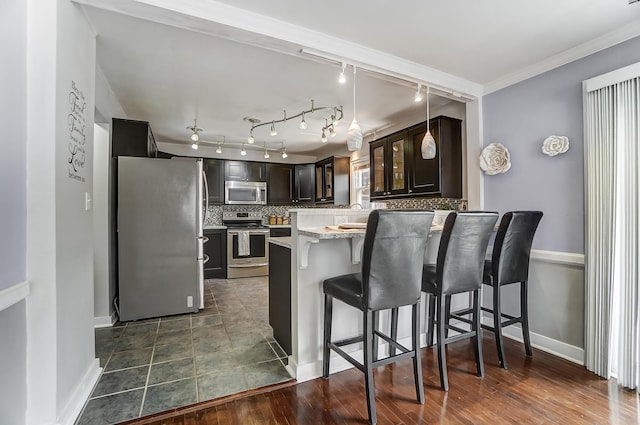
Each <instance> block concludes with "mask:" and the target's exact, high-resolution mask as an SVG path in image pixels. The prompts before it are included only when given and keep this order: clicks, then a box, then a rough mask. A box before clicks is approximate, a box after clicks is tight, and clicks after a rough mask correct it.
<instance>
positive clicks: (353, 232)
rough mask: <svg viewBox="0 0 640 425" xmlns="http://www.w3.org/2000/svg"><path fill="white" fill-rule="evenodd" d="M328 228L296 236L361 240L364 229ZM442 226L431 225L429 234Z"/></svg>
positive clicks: (305, 231) (311, 228)
mask: <svg viewBox="0 0 640 425" xmlns="http://www.w3.org/2000/svg"><path fill="white" fill-rule="evenodd" d="M331 227H332V228H328V227H309V228H304V229H298V235H303V236H309V237H312V238H316V239H351V238H363V237H364V235H365V233H366V229H341V230H335V229H333V227H334V226H331ZM442 228H443V226H441V225H437V224H433V225H431V229H430V230H431V232H441V231H442Z"/></svg>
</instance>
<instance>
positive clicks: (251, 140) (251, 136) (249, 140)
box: [247, 132, 256, 145]
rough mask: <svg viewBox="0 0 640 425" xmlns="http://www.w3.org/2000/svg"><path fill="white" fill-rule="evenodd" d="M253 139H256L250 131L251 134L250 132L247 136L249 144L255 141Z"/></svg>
mask: <svg viewBox="0 0 640 425" xmlns="http://www.w3.org/2000/svg"><path fill="white" fill-rule="evenodd" d="M255 141H256V139H254V138H253V132H251V134H250V135H249V137H248V138H247V142H248V143H249V144H250V145H253V142H255Z"/></svg>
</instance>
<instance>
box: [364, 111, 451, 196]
mask: <svg viewBox="0 0 640 425" xmlns="http://www.w3.org/2000/svg"><path fill="white" fill-rule="evenodd" d="M429 127H430V130H431V134H432V135H433V138H434V139H435V141H436V157H435V158H433V159H423V158H422V153H421V149H420V148H421V145H422V138H423V137H424V134H425V131H426V123H419V124H416V125H414V126H411V127H409V128H406V129H404V130H401V131H399V132H396V133H394V134H392V135H390V136H387V137H385V138H383V139H379V140H375V141H373V142H371V143H370V145H369V152H370V160H371V199H373V200H375V199H387V198H403V197H411V196H426V197H444V198H461V197H462V121H461V120H459V119H456V118H450V117H445V116H438V117H435V118H432V119H431V120H429ZM401 144H402V146H401ZM402 149H404V151H403V152H404V156H402V154H401V152H402Z"/></svg>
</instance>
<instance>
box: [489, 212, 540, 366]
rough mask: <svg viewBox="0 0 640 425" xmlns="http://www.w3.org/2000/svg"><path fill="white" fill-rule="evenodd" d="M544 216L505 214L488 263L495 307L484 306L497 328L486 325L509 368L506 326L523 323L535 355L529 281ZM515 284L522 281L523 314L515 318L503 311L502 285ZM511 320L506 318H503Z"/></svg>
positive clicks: (527, 343)
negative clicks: (505, 346) (528, 288)
mask: <svg viewBox="0 0 640 425" xmlns="http://www.w3.org/2000/svg"><path fill="white" fill-rule="evenodd" d="M541 219H542V211H511V212H508V213H505V214H504V215H503V216H502V220H500V227H499V228H498V233H497V234H496V240H495V242H494V244H493V253H492V255H491V260H487V261H486V262H485V266H484V278H483V280H484V283H485V285H490V286H492V287H493V306H492V308H487V307H482V310H483V311H488V312H490V313H492V315H493V327H491V326H487V325H483V326H482V327H483V328H485V329H489V330H491V331H493V333H494V335H495V338H496V347H497V349H498V359H499V361H500V366H502V367H503V368H504V369H506V368H507V360H506V359H505V356H504V343H503V341H502V328H503V327H505V326H510V325H514V324H516V323H520V324H521V325H522V339H523V340H524V348H525V352H526V353H527V356H531V355H532V351H531V339H530V338H529V312H528V311H529V309H528V302H527V281H528V280H529V259H530V257H531V244H532V243H533V237H534V236H535V233H536V229H537V228H538V224H539V223H540V220H541ZM512 283H520V316H519V317H514V316H511V315H509V314H505V313H502V311H501V301H500V292H501V291H500V288H502V287H503V286H505V285H510V284H512ZM503 318H504V319H507V320H505V321H502V319H503Z"/></svg>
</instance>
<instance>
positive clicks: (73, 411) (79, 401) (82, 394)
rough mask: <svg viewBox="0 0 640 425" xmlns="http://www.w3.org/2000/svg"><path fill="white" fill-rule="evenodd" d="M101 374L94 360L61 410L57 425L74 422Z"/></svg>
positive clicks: (100, 369)
mask: <svg viewBox="0 0 640 425" xmlns="http://www.w3.org/2000/svg"><path fill="white" fill-rule="evenodd" d="M101 373H102V368H101V367H100V361H99V360H98V359H94V360H93V361H92V362H91V363H90V364H89V367H88V368H87V371H86V372H85V374H84V376H83V377H82V380H81V381H80V383H79V384H78V386H77V387H76V389H75V390H74V392H73V394H72V395H71V397H70V398H69V400H70V401H69V403H68V404H67V405H66V406H65V408H64V409H63V410H62V412H61V414H60V416H59V419H58V421H57V424H59V425H73V424H74V423H75V422H76V420H77V419H78V416H80V413H81V412H82V409H83V408H84V404H85V403H86V401H87V400H88V399H89V396H91V391H93V387H94V386H95V385H96V382H98V379H99V378H100V374H101Z"/></svg>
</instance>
